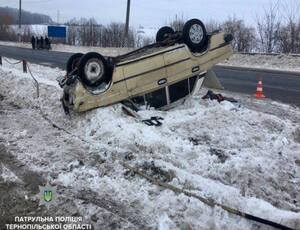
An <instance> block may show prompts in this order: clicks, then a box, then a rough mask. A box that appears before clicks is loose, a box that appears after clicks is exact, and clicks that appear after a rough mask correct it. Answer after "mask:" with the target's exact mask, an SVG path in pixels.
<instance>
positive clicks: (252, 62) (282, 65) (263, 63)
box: [221, 54, 300, 72]
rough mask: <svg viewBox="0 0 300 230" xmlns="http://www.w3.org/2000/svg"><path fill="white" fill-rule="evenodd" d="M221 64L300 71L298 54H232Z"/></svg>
mask: <svg viewBox="0 0 300 230" xmlns="http://www.w3.org/2000/svg"><path fill="white" fill-rule="evenodd" d="M221 65H227V66H237V67H248V68H261V69H272V70H274V69H275V70H283V71H293V72H300V56H299V57H296V56H290V55H284V54H281V55H277V56H271V55H260V54H255V55H248V54H234V55H232V56H231V57H230V58H229V59H228V60H227V61H225V62H223V63H221Z"/></svg>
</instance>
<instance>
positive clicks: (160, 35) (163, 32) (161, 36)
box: [156, 26, 175, 42]
mask: <svg viewBox="0 0 300 230" xmlns="http://www.w3.org/2000/svg"><path fill="white" fill-rule="evenodd" d="M174 33H175V32H174V30H173V28H172V27H169V26H164V27H162V28H160V29H159V30H158V31H157V33H156V42H162V41H164V40H165V39H166V38H167V37H168V35H170V34H174Z"/></svg>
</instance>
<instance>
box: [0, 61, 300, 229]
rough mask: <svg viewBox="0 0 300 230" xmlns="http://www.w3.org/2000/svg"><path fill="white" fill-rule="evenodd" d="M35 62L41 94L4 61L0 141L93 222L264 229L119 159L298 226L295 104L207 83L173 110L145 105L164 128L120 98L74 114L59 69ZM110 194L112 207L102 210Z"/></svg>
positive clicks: (299, 143)
mask: <svg viewBox="0 0 300 230" xmlns="http://www.w3.org/2000/svg"><path fill="white" fill-rule="evenodd" d="M35 67H36V68H34V69H36V72H35V74H36V75H37V76H38V77H39V79H40V80H41V98H40V99H39V100H37V99H35V88H34V86H33V84H32V80H31V79H30V76H29V75H28V74H23V73H21V71H20V69H18V68H17V69H16V67H14V66H9V65H5V66H4V67H0V80H1V85H0V96H1V97H0V98H2V99H1V100H0V103H1V109H0V117H1V119H0V127H1V132H0V140H1V139H3V140H5V141H4V142H5V143H10V144H7V146H8V147H9V146H10V145H12V143H13V148H12V151H13V154H14V155H15V157H17V158H18V159H19V160H20V161H21V162H23V163H24V164H26V165H27V166H28V167H30V168H31V169H33V170H35V171H38V172H42V173H43V174H44V175H46V177H47V178H49V180H50V182H51V183H54V184H56V185H59V186H62V187H63V188H64V190H63V191H64V192H63V193H61V196H64V194H67V195H65V196H68V198H69V199H71V200H74V202H75V203H76V208H78V212H79V213H81V214H82V215H84V216H85V217H86V218H87V219H89V220H90V221H92V220H93V221H92V222H93V225H94V226H95V229H99V228H102V227H103V226H105V227H106V228H108V229H109V228H111V226H119V227H120V228H134V229H141V228H150V229H259V227H258V226H257V225H256V224H254V223H253V222H251V221H248V220H245V219H242V218H240V217H236V216H233V215H230V214H228V213H226V212H225V211H223V210H221V209H219V208H213V209H212V208H210V207H208V206H206V205H204V204H203V203H201V202H200V201H198V200H196V199H194V198H189V197H186V196H184V195H182V194H175V193H174V192H171V191H169V190H164V189H162V188H159V187H157V186H155V185H152V184H150V183H149V182H148V181H146V180H144V179H141V178H140V177H138V176H137V175H134V174H132V173H130V172H128V171H126V170H125V169H124V168H123V167H122V166H121V164H119V163H118V161H120V160H123V161H126V162H127V163H129V164H130V165H135V166H137V167H139V168H140V169H141V170H143V171H144V172H145V173H147V174H149V175H151V176H153V177H155V178H158V179H160V180H163V181H166V182H168V183H171V184H173V185H176V186H178V187H181V188H184V189H186V190H189V191H192V192H193V193H196V194H199V195H202V196H205V197H209V198H213V199H216V200H217V201H218V202H220V203H223V204H225V205H228V206H232V207H235V208H238V209H240V210H242V211H245V212H248V213H250V214H253V215H257V216H260V217H263V218H267V219H269V220H272V221H275V222H280V223H281V224H285V225H288V226H290V227H292V228H295V229H299V228H300V213H299V211H300V203H299V202H300V193H299V190H300V155H299V149H300V140H299V139H300V124H299V117H300V109H299V108H297V107H292V106H289V105H285V104H281V103H277V102H272V101H270V100H266V101H256V100H255V99H253V98H251V97H248V96H246V95H240V94H233V95H231V94H230V93H229V92H223V93H225V94H226V96H234V97H235V98H236V99H238V100H239V102H240V103H238V104H236V105H235V104H232V103H230V102H222V103H220V104H219V103H217V102H215V101H204V100H202V99H201V95H202V94H203V93H204V90H203V91H201V92H200V93H199V94H196V95H195V96H193V97H192V98H190V99H189V100H187V101H186V102H185V104H183V105H180V106H179V107H176V108H174V109H172V110H170V111H167V112H163V111H155V110H144V111H140V112H139V114H140V115H141V116H142V117H144V118H149V117H151V116H153V115H155V116H161V117H163V118H164V121H163V126H161V127H149V126H146V125H145V124H143V123H141V122H140V121H138V120H136V119H135V118H132V117H128V116H126V115H125V114H124V113H123V112H122V109H121V106H120V105H114V106H109V107H105V108H99V109H96V110H93V111H90V112H87V113H83V114H72V116H71V118H69V117H67V116H65V115H64V114H63V111H62V109H61V107H60V102H59V98H60V96H61V89H59V88H58V87H56V86H54V85H53V84H52V83H54V82H53V80H54V79H55V78H56V77H57V76H59V75H61V74H63V73H62V72H61V71H60V70H58V69H51V68H48V67H41V66H37V65H36V66H35ZM48 77H49V78H48ZM46 80H48V81H50V84H49V82H47V81H46ZM38 102H40V103H41V105H42V108H43V110H44V112H45V113H46V114H47V116H48V117H49V118H51V120H53V121H54V122H55V123H56V124H59V125H60V126H62V127H64V128H65V129H67V130H68V131H70V132H72V133H73V134H74V135H73V136H69V135H67V134H66V133H64V132H62V131H58V130H56V129H55V128H53V127H52V126H50V125H49V124H48V123H47V122H46V121H45V120H43V119H42V118H41V116H40V114H39V110H38V109H37V108H36V105H37V103H38ZM260 108H265V109H266V110H267V111H266V112H265V111H263V109H260ZM271 108H272V109H271ZM25 131H26V132H25ZM21 132H22V133H23V134H24V135H16V133H21ZM76 136H78V137H80V138H84V139H85V140H86V141H87V142H82V141H80V139H79V138H76ZM49 156H51V157H49ZM82 191H83V192H82ZM70 194H71V195H70ZM92 194H95V195H92ZM104 201H107V202H108V201H109V205H110V207H112V209H109V210H110V212H108V211H107V208H106V211H103V210H102V209H101V208H103V205H104V204H103V202H104ZM101 205H102V206H101ZM105 207H107V206H105ZM114 210H117V211H114ZM95 216H96V217H97V218H95ZM92 217H93V218H92ZM95 219H97V221H95ZM120 223H122V224H120ZM110 224H111V225H110ZM112 224H114V225H112ZM262 228H265V226H262Z"/></svg>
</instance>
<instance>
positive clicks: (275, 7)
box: [256, 0, 281, 53]
mask: <svg viewBox="0 0 300 230" xmlns="http://www.w3.org/2000/svg"><path fill="white" fill-rule="evenodd" d="M279 6H280V1H279V0H277V1H276V2H275V3H273V2H270V4H269V6H268V8H264V15H263V16H262V17H259V16H257V19H256V21H257V32H258V35H259V41H260V50H261V51H262V52H267V53H272V52H277V51H279V46H278V45H279V41H280V36H279V34H280V26H281V22H280V14H279Z"/></svg>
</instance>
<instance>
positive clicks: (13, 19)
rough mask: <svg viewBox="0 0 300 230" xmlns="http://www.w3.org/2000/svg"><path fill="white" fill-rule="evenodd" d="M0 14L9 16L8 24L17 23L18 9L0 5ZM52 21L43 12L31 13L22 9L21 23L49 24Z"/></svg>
mask: <svg viewBox="0 0 300 230" xmlns="http://www.w3.org/2000/svg"><path fill="white" fill-rule="evenodd" d="M0 15H2V16H6V17H9V18H10V21H9V23H10V24H18V23H19V10H18V9H15V8H11V7H0ZM51 23H53V21H52V19H51V17H50V16H48V15H45V14H37V13H31V12H28V11H25V10H22V24H23V25H30V24H51Z"/></svg>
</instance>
